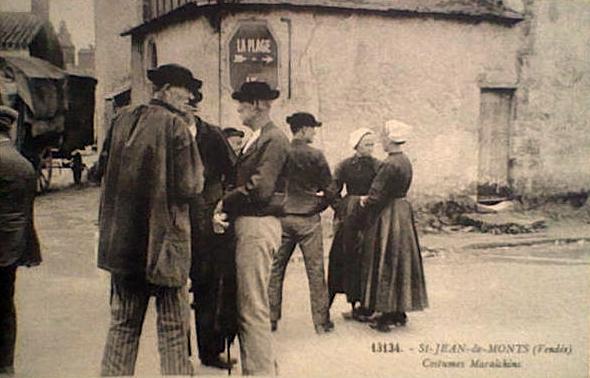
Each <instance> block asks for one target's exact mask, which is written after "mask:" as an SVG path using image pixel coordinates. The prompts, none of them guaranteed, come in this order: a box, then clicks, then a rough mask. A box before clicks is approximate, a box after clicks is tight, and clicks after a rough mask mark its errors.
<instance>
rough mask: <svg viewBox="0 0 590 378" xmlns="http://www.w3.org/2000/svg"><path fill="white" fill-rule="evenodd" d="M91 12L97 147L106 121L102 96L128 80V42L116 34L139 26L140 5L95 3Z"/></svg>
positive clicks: (98, 0)
mask: <svg viewBox="0 0 590 378" xmlns="http://www.w3.org/2000/svg"><path fill="white" fill-rule="evenodd" d="M94 11H95V36H96V37H95V38H96V41H95V43H96V48H95V69H96V71H95V75H96V79H97V80H98V84H97V88H96V110H95V122H94V124H95V128H96V135H97V139H98V143H99V146H100V145H101V144H102V140H103V138H104V130H105V125H106V124H107V123H108V117H110V115H109V113H108V112H105V95H107V94H110V93H111V92H113V91H115V90H117V89H118V88H121V87H122V86H123V85H124V83H125V82H126V81H128V80H129V78H130V69H131V38H130V37H121V36H120V34H121V33H122V32H123V31H125V30H129V29H130V28H132V27H133V26H136V25H138V24H140V23H141V21H142V19H141V1H138V0H132V1H116V0H95V1H94ZM105 113H106V116H105Z"/></svg>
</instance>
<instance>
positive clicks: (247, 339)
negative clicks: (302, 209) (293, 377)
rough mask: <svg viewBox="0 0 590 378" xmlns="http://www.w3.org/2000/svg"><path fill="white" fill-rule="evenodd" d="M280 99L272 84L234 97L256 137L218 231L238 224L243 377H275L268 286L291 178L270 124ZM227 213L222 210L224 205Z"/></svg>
mask: <svg viewBox="0 0 590 378" xmlns="http://www.w3.org/2000/svg"><path fill="white" fill-rule="evenodd" d="M278 96H279V91H277V90H273V89H271V88H270V87H269V85H268V84H267V83H264V82H259V81H251V82H246V83H244V84H242V86H241V88H240V90H238V91H236V92H234V93H233V94H232V98H233V99H234V100H236V101H238V102H239V105H238V113H239V115H240V118H241V120H242V123H243V124H244V125H245V126H247V127H249V128H250V129H251V130H252V135H251V136H250V139H248V142H247V143H246V145H245V146H244V148H243V149H242V152H241V154H240V156H239V157H238V162H237V164H236V177H235V182H234V183H233V187H234V189H232V190H230V191H229V192H228V193H226V194H225V195H224V196H223V202H222V205H223V212H222V213H218V214H217V215H216V217H215V220H214V225H213V226H214V227H228V222H227V221H226V220H224V219H225V217H226V216H227V215H229V217H230V218H229V219H227V220H229V221H232V222H233V225H234V228H235V233H236V276H237V285H238V291H237V298H238V302H237V303H238V337H239V339H240V353H241V357H242V358H241V363H242V373H243V374H244V375H275V374H276V361H275V357H274V350H273V346H272V335H271V332H270V315H269V304H268V281H269V278H270V269H271V264H272V256H273V255H274V254H275V253H276V251H277V250H278V249H279V246H280V245H281V223H280V221H279V219H278V216H279V215H280V214H281V213H282V212H283V205H284V198H285V194H284V190H285V184H286V183H285V177H284V172H283V171H284V167H285V162H286V160H287V155H288V153H289V140H288V139H287V136H286V135H285V134H284V133H283V132H282V131H281V129H279V128H278V127H277V126H276V125H275V124H274V123H273V122H272V120H271V119H270V108H271V104H272V101H273V100H275V99H276V98H277V97H278ZM220 207H221V204H220Z"/></svg>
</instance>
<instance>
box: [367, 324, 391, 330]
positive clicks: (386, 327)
mask: <svg viewBox="0 0 590 378" xmlns="http://www.w3.org/2000/svg"><path fill="white" fill-rule="evenodd" d="M369 327H371V328H372V329H374V330H376V331H379V332H390V331H391V328H390V327H389V325H387V323H384V322H382V321H376V322H372V323H371V324H369Z"/></svg>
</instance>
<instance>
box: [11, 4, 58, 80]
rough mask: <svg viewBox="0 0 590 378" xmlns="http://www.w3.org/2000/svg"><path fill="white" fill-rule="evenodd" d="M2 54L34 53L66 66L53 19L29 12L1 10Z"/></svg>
mask: <svg viewBox="0 0 590 378" xmlns="http://www.w3.org/2000/svg"><path fill="white" fill-rule="evenodd" d="M0 54H1V55H5V56H32V57H35V58H39V59H43V60H46V61H48V62H49V63H51V64H53V65H55V66H57V67H60V68H64V67H65V65H64V61H63V54H62V50H61V46H60V44H59V40H58V39H57V34H56V33H55V30H54V29H53V26H52V25H51V22H49V20H47V19H44V18H42V17H39V16H38V15H36V14H33V13H29V12H0Z"/></svg>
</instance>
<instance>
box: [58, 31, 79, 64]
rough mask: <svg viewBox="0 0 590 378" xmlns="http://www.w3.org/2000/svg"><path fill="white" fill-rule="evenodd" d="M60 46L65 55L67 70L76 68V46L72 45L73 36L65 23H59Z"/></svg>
mask: <svg viewBox="0 0 590 378" xmlns="http://www.w3.org/2000/svg"><path fill="white" fill-rule="evenodd" d="M57 38H58V39H59V44H60V45H61V49H62V51H63V54H64V63H65V65H66V68H68V69H70V68H74V67H75V66H76V46H74V44H73V43H72V35H71V34H70V31H69V30H68V27H67V25H66V22H65V21H61V22H60V23H59V33H58V34H57Z"/></svg>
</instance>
